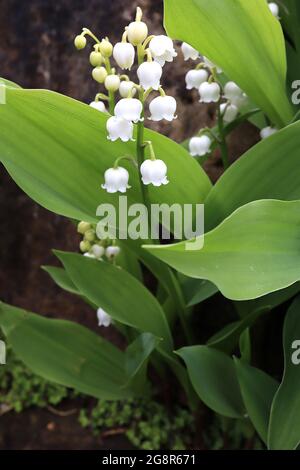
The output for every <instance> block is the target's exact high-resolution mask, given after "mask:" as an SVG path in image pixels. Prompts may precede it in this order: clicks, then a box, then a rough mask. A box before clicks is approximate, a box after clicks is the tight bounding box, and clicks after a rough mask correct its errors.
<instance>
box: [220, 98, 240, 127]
mask: <svg viewBox="0 0 300 470" xmlns="http://www.w3.org/2000/svg"><path fill="white" fill-rule="evenodd" d="M220 111H221V115H222V116H223V120H224V121H225V122H227V123H229V122H232V121H234V120H235V118H236V117H237V115H238V113H239V109H238V107H237V106H235V105H234V104H231V103H222V104H221V106H220Z"/></svg>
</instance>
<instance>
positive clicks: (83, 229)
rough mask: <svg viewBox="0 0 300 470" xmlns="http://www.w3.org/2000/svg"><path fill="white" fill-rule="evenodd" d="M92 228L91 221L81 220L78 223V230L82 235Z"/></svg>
mask: <svg viewBox="0 0 300 470" xmlns="http://www.w3.org/2000/svg"><path fill="white" fill-rule="evenodd" d="M91 228H92V226H91V224H90V223H89V222H84V221H81V222H79V224H78V225H77V232H78V233H81V235H84V234H85V232H86V231H87V230H90V229H91Z"/></svg>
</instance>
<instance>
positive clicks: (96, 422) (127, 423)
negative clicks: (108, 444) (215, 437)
mask: <svg viewBox="0 0 300 470" xmlns="http://www.w3.org/2000/svg"><path fill="white" fill-rule="evenodd" d="M80 423H81V424H82V426H84V427H90V428H91V429H92V430H93V432H94V433H95V434H99V433H101V432H103V431H105V430H106V429H107V428H117V429H118V428H124V433H125V435H126V436H127V438H128V439H129V441H130V442H131V443H132V444H133V445H134V446H135V447H136V448H138V449H145V450H160V449H171V450H176V449H178V450H184V449H186V448H188V447H189V446H191V440H192V436H193V433H194V432H195V422H194V418H193V416H192V415H191V413H190V412H188V411H187V410H186V409H184V408H181V407H175V408H174V409H172V410H170V411H168V410H167V409H166V406H165V405H163V404H161V403H158V402H156V401H153V400H143V399H141V400H127V401H122V402H120V401H118V402H109V401H102V400H100V401H99V402H98V404H97V405H96V406H95V407H94V408H92V410H91V411H87V410H82V411H81V413H80Z"/></svg>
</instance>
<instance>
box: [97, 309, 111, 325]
mask: <svg viewBox="0 0 300 470" xmlns="http://www.w3.org/2000/svg"><path fill="white" fill-rule="evenodd" d="M97 318H98V325H99V326H104V327H108V326H109V325H110V324H111V321H112V319H111V316H110V315H108V313H106V312H105V310H103V308H98V310H97Z"/></svg>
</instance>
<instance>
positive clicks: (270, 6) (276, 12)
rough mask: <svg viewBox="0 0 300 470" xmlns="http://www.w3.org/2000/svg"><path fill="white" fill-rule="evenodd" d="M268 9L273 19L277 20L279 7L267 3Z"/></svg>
mask: <svg viewBox="0 0 300 470" xmlns="http://www.w3.org/2000/svg"><path fill="white" fill-rule="evenodd" d="M269 9H270V11H271V13H272V15H273V16H275V18H277V19H279V6H278V5H277V3H275V2H270V3H269Z"/></svg>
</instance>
